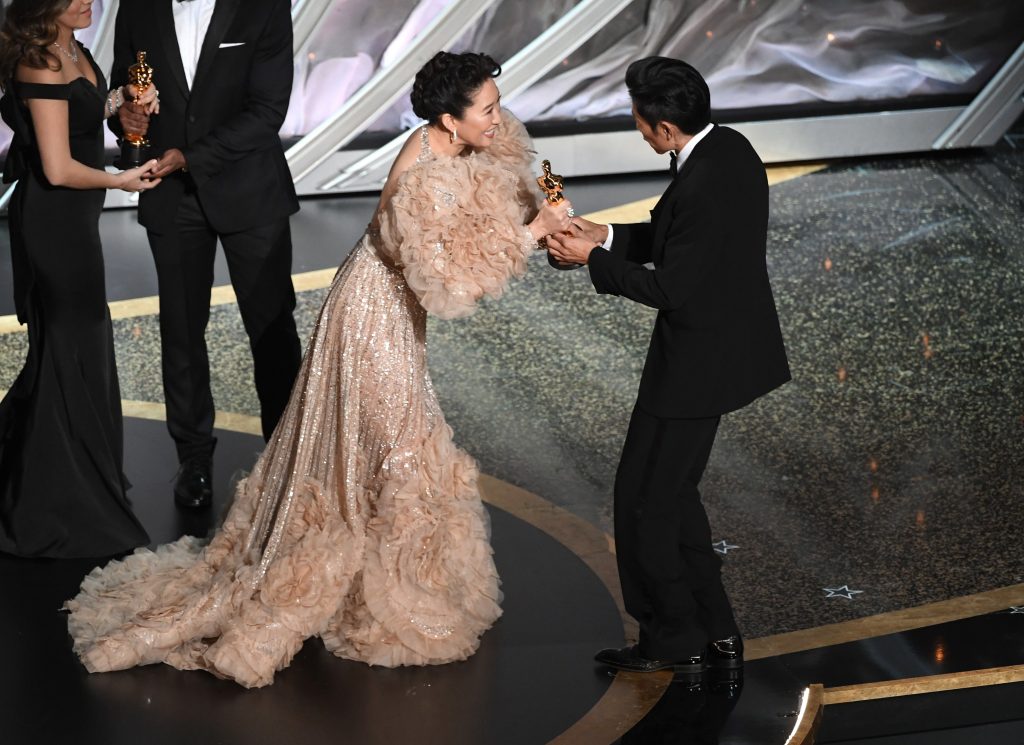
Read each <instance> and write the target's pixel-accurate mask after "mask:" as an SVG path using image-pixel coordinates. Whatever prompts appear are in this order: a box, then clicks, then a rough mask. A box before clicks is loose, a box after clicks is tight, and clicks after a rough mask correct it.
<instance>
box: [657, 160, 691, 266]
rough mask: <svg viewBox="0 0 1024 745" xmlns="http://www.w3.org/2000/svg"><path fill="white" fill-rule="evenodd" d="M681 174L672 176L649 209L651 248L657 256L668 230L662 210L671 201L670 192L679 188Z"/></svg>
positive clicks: (659, 253) (681, 178) (663, 210)
mask: <svg viewBox="0 0 1024 745" xmlns="http://www.w3.org/2000/svg"><path fill="white" fill-rule="evenodd" d="M684 172H685V168H684ZM683 175H684V174H683V173H679V174H676V175H675V176H674V177H673V178H672V183H671V184H669V185H668V188H667V189H665V193H664V194H662V195H661V199H659V200H658V203H657V204H656V205H654V209H653V210H651V230H652V235H653V239H652V241H651V249H652V251H653V252H654V253H655V254H656V255H658V256H660V255H661V244H662V239H663V238H664V237H665V231H666V230H668V223H669V221H668V220H665V219H664V212H665V210H666V209H667V208H668V205H669V204H670V203H671V201H672V193H673V192H675V191H676V189H678V188H679V184H680V182H682V180H683Z"/></svg>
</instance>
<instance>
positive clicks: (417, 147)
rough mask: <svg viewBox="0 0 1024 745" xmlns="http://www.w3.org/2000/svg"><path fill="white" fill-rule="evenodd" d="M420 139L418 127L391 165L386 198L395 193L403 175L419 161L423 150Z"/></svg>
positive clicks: (410, 134) (385, 186)
mask: <svg viewBox="0 0 1024 745" xmlns="http://www.w3.org/2000/svg"><path fill="white" fill-rule="evenodd" d="M420 137H421V135H420V127H417V128H416V129H414V130H413V131H412V132H410V133H409V136H408V137H407V138H406V139H405V144H403V145H402V149H401V150H400V151H399V153H398V157H396V158H395V162H394V163H392V164H391V170H390V171H389V172H388V180H387V182H386V183H385V184H384V195H385V196H386V197H390V196H391V195H392V194H393V193H394V192H395V189H396V188H397V186H398V181H399V179H400V178H401V177H402V174H403V173H405V172H406V171H408V170H409V169H410V168H411V167H412V166H414V165H415V164H416V161H417V160H418V159H419V157H420V152H421V150H422V145H421V143H420Z"/></svg>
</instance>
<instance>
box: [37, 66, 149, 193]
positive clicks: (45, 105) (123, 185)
mask: <svg viewBox="0 0 1024 745" xmlns="http://www.w3.org/2000/svg"><path fill="white" fill-rule="evenodd" d="M17 79H18V80H19V82H23V83H30V84H36V85H62V84H64V81H63V79H62V77H61V74H60V72H59V71H54V70H39V69H34V68H25V67H20V68H18V74H17ZM26 105H27V106H28V110H29V112H30V113H31V115H32V126H33V128H34V129H35V135H36V142H37V143H38V145H39V154H40V158H41V159H42V163H43V173H44V174H45V176H46V180H47V181H49V182H50V183H51V184H52V185H54V186H65V187H68V188H71V189H124V190H125V191H142V190H144V189H151V188H153V187H154V186H156V185H157V184H158V183H159V181H149V180H145V178H144V177H145V175H146V174H148V173H149V172H150V171H151V170H152V169H153V166H154V165H155V164H156V161H155V160H154V161H151V162H150V163H147V164H146V165H144V166H142V167H140V168H133V169H131V170H129V171H122V172H121V173H107V171H105V170H101V169H99V168H90V167H89V166H87V165H85V164H84V163H80V162H78V161H77V160H75V159H74V158H72V157H71V142H70V136H69V134H68V124H69V123H68V102H67V100H66V99H60V98H28V99H27V100H26Z"/></svg>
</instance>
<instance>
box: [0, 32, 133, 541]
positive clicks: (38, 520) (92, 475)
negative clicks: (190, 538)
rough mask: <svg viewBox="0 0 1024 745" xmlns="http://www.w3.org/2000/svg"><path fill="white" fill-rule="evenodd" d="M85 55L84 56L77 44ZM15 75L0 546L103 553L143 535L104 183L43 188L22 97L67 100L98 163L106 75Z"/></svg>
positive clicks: (6, 102) (73, 132) (82, 146)
mask: <svg viewBox="0 0 1024 745" xmlns="http://www.w3.org/2000/svg"><path fill="white" fill-rule="evenodd" d="M83 52H84V53H85V54H86V55H88V52H86V51H85V50H84V49H83ZM88 59H89V61H90V63H91V65H92V68H93V70H94V72H95V74H96V80H97V85H94V84H93V83H92V82H91V81H90V80H89V79H88V78H85V77H82V78H78V79H77V80H75V81H73V82H71V83H69V84H66V85H41V84H32V83H19V82H17V81H12V82H10V83H9V84H8V85H7V86H6V94H5V95H4V97H3V100H2V102H0V113H2V115H3V119H4V121H6V122H7V123H8V125H10V127H11V128H12V129H13V130H14V140H13V142H12V143H11V148H10V151H9V153H8V156H7V162H6V166H5V168H4V181H5V182H11V181H14V180H17V182H18V185H17V188H16V190H15V193H14V196H13V198H12V199H11V203H10V208H9V211H8V225H9V228H10V235H11V259H12V262H13V265H14V292H15V305H16V308H17V311H18V318H19V320H21V321H22V322H23V323H27V324H28V335H29V352H28V359H27V360H26V362H25V367H24V368H23V369H22V371H21V373H20V374H19V375H18V378H17V380H15V382H14V384H13V385H12V386H11V389H10V391H9V392H8V394H7V395H6V396H5V397H4V399H3V401H2V402H0V551H3V552H6V553H9V554H14V555H17V556H26V557H29V556H32V557H92V556H109V555H112V554H116V553H121V552H124V551H128V550H130V549H133V548H135V547H137V546H140V545H145V544H146V543H148V542H149V537H148V536H147V535H146V531H145V529H143V527H142V525H141V523H140V522H139V521H138V519H137V518H136V517H135V515H134V514H133V513H132V509H131V506H130V504H129V502H128V499H127V497H126V495H125V488H126V482H125V479H124V476H123V473H122V439H123V434H122V424H121V394H120V389H119V387H118V381H117V368H116V366H115V362H114V341H113V331H112V327H111V322H110V313H109V310H108V308H107V301H106V286H105V282H104V276H103V254H102V249H101V245H100V236H99V216H100V211H101V210H102V208H103V199H104V194H105V192H104V190H102V189H89V190H82V189H69V188H62V187H55V186H52V185H50V183H49V182H48V181H47V179H46V176H45V175H44V173H43V168H42V163H41V160H40V154H39V148H38V145H37V144H36V138H35V133H34V130H33V127H32V121H31V116H30V113H29V110H28V107H27V106H26V104H25V101H26V100H27V99H31V98H46V99H62V100H67V102H68V117H69V135H70V144H71V156H72V157H73V158H74V159H75V160H77V161H79V162H80V163H83V164H85V165H87V166H91V167H93V168H103V154H104V151H103V129H102V127H103V114H104V107H105V102H106V90H105V88H106V81H105V80H104V78H103V76H102V74H101V73H100V70H99V68H98V67H97V66H96V63H95V62H94V61H93V60H92V57H91V56H88Z"/></svg>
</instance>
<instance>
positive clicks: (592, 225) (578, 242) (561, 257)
mask: <svg viewBox="0 0 1024 745" xmlns="http://www.w3.org/2000/svg"><path fill="white" fill-rule="evenodd" d="M607 238H608V226H607V225H600V224H599V223H596V222H591V221H590V220H587V219H584V218H582V217H573V218H572V221H571V223H570V224H569V228H568V230H565V231H561V232H558V233H555V234H554V235H549V236H548V238H547V244H548V256H550V257H551V258H552V259H554V260H555V261H556V262H557V263H558V264H560V265H562V266H569V265H573V264H575V265H583V264H586V263H587V262H588V261H589V260H590V252H591V251H593V250H594V249H595V248H597V247H599V246H600V245H601V244H603V243H604V242H605V240H607Z"/></svg>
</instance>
